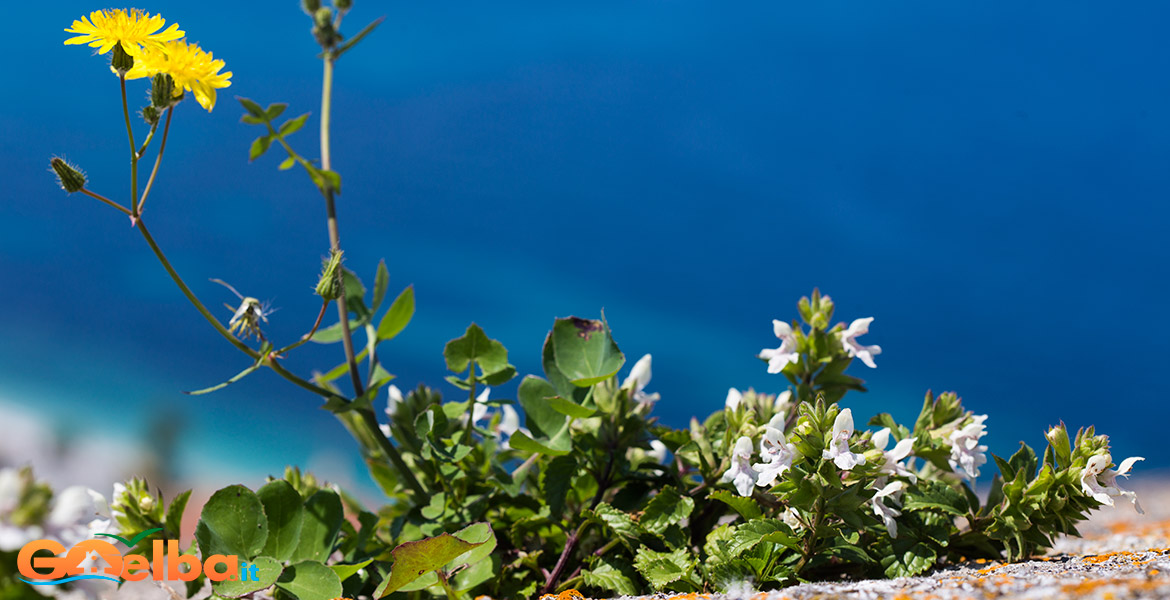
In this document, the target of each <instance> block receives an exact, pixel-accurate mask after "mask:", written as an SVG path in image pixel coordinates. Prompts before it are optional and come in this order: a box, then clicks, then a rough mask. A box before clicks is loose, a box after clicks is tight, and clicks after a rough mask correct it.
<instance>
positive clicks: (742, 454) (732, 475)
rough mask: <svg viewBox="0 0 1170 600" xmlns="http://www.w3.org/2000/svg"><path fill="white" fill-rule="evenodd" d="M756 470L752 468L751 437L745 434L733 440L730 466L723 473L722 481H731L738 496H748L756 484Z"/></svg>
mask: <svg viewBox="0 0 1170 600" xmlns="http://www.w3.org/2000/svg"><path fill="white" fill-rule="evenodd" d="M756 475H757V474H756V471H755V469H753V468H752V439H751V438H749V437H747V436H746V435H744V436H740V438H739V439H738V440H736V441H735V449H734V450H733V451H732V453H731V468H729V469H727V472H726V473H724V474H723V479H722V481H724V482H731V484H732V485H733V486H735V489H736V491H738V492H739V495H740V496H744V497H747V496H750V495H751V494H752V486H754V485H755V484H756Z"/></svg>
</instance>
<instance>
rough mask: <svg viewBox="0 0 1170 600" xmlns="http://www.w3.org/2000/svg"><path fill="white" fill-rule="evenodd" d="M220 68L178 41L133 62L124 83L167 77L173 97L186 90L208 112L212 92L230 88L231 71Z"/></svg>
mask: <svg viewBox="0 0 1170 600" xmlns="http://www.w3.org/2000/svg"><path fill="white" fill-rule="evenodd" d="M223 66H224V63H223V61H222V60H215V59H214V57H212V55H211V53H210V52H204V51H203V49H202V48H200V47H199V45H198V44H188V43H187V42H185V41H183V40H179V41H177V42H166V43H165V44H162V46H161V47H160V48H158V49H148V50H147V51H146V52H143V53H142V54H141V55H139V56H138V57H137V58H136V59H135V60H134V68H133V69H130V71H129V72H127V73H126V79H138V78H140V77H153V76H154V75H155V74H157V73H166V74H167V75H170V76H171V78H172V79H174V80H175V96H176V97H178V96H180V95H182V93H183V90H187V91H189V92H191V93H192V94H195V99H196V100H198V101H199V104H200V106H202V107H203V108H205V109H207V110H208V111H209V112H210V111H211V109H212V108H214V107H215V90H216V89H218V88H225V87H228V86H230V85H231V84H232V82H231V81H229V79H231V77H232V73H231V71H228V72H227V73H220V72H219V70H220V69H222V68H223Z"/></svg>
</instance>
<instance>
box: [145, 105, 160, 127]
mask: <svg viewBox="0 0 1170 600" xmlns="http://www.w3.org/2000/svg"><path fill="white" fill-rule="evenodd" d="M158 118H159V113H158V109H157V108H155V107H153V106H146V107H144V108H143V109H142V120H143V121H146V124H147V125H154V124H155V123H158Z"/></svg>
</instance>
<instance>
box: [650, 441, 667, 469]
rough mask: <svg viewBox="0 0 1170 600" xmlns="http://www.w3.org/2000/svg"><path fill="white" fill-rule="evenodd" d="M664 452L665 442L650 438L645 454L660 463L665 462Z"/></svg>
mask: <svg viewBox="0 0 1170 600" xmlns="http://www.w3.org/2000/svg"><path fill="white" fill-rule="evenodd" d="M666 452H667V450H666V444H663V443H662V442H660V441H658V440H650V451H649V452H647V453H646V455H647V456H649V457H651V458H653V459H654V461H655V462H657V463H658V464H662V463H664V462H666Z"/></svg>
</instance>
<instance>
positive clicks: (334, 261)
mask: <svg viewBox="0 0 1170 600" xmlns="http://www.w3.org/2000/svg"><path fill="white" fill-rule="evenodd" d="M341 254H342V252H341V250H330V251H329V258H328V259H326V260H325V261H323V263H324V264H323V265H322V267H321V277H320V278H319V279H318V280H317V295H318V296H320V297H321V298H323V299H325V300H329V301H333V300H336V299H338V298H339V297H341V273H340V270H341V269H340V268H339V267H340V266H341Z"/></svg>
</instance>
